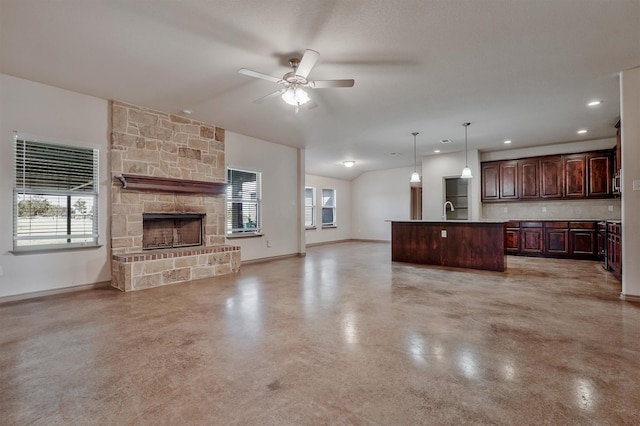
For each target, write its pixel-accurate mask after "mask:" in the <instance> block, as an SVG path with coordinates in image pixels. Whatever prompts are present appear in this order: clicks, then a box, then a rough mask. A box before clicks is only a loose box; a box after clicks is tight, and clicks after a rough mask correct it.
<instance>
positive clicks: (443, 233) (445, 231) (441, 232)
mask: <svg viewBox="0 0 640 426" xmlns="http://www.w3.org/2000/svg"><path fill="white" fill-rule="evenodd" d="M440 236H441V237H442V238H447V230H446V229H443V230H442V231H440Z"/></svg>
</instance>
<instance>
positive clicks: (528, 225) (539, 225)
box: [520, 222, 542, 228]
mask: <svg viewBox="0 0 640 426" xmlns="http://www.w3.org/2000/svg"><path fill="white" fill-rule="evenodd" d="M520 227H521V228H542V222H520Z"/></svg>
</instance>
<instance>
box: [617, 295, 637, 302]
mask: <svg viewBox="0 0 640 426" xmlns="http://www.w3.org/2000/svg"><path fill="white" fill-rule="evenodd" d="M620 299H622V300H624V301H625V302H634V303H640V296H634V295H633V294H624V293H620Z"/></svg>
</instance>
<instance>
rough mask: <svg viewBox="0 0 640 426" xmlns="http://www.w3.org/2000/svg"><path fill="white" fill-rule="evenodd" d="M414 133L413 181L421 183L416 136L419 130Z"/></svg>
mask: <svg viewBox="0 0 640 426" xmlns="http://www.w3.org/2000/svg"><path fill="white" fill-rule="evenodd" d="M411 134H412V135H413V173H411V180H410V181H409V182H411V183H420V175H419V174H418V165H417V162H418V160H417V155H416V136H418V132H413V133H411Z"/></svg>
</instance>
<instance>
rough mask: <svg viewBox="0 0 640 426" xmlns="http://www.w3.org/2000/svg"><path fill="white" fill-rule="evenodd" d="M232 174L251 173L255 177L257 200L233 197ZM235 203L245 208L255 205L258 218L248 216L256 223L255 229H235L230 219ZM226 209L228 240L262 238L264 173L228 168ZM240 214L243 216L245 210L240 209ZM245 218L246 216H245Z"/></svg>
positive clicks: (226, 234)
mask: <svg viewBox="0 0 640 426" xmlns="http://www.w3.org/2000/svg"><path fill="white" fill-rule="evenodd" d="M232 172H239V173H249V174H253V175H255V182H256V191H255V198H251V197H249V198H246V197H244V194H242V195H243V197H233V196H232V193H231V191H232V188H233V181H232V175H231V173H232ZM234 203H241V204H242V205H243V206H244V204H250V205H254V206H255V214H256V217H255V218H251V215H248V217H247V219H249V220H251V221H253V222H254V223H255V227H248V228H245V227H244V226H243V227H242V228H233V226H232V224H233V220H232V218H231V217H230V215H231V214H232V212H233V204H234ZM225 207H226V209H225V216H226V217H225V236H226V237H227V238H242V237H258V236H262V173H261V172H259V171H256V170H247V169H242V168H238V167H227V191H226V206H225ZM239 211H240V214H242V211H243V209H242V208H241V209H239ZM243 216H244V215H243ZM242 220H243V222H242V223H243V224H244V223H245V221H244V218H243V219H242Z"/></svg>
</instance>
